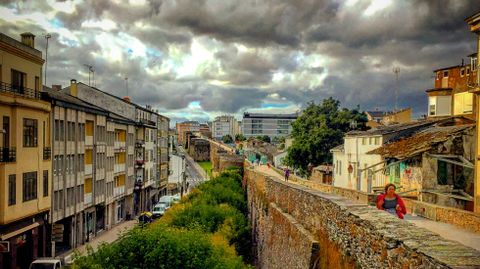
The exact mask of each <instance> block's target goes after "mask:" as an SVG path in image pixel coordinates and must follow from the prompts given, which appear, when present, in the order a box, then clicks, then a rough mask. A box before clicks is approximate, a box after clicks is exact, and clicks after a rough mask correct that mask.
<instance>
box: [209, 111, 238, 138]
mask: <svg viewBox="0 0 480 269" xmlns="http://www.w3.org/2000/svg"><path fill="white" fill-rule="evenodd" d="M212 126H213V130H212V137H213V138H214V139H222V137H224V136H225V135H230V136H231V137H232V138H235V136H236V135H237V134H239V132H240V130H239V126H238V121H237V120H236V119H235V117H233V116H219V117H216V118H215V120H214V121H213V124H212Z"/></svg>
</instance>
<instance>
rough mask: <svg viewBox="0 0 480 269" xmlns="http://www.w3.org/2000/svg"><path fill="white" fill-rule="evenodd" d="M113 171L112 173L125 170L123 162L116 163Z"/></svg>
mask: <svg viewBox="0 0 480 269" xmlns="http://www.w3.org/2000/svg"><path fill="white" fill-rule="evenodd" d="M113 172H114V173H121V172H125V163H116V164H115V166H114V167H113Z"/></svg>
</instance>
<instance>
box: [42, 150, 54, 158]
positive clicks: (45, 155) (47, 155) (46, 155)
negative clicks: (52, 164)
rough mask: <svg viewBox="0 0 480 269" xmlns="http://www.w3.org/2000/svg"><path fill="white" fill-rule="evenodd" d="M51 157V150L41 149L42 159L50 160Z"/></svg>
mask: <svg viewBox="0 0 480 269" xmlns="http://www.w3.org/2000/svg"><path fill="white" fill-rule="evenodd" d="M51 157H52V149H51V148H50V147H44V148H43V159H44V160H50V158H51Z"/></svg>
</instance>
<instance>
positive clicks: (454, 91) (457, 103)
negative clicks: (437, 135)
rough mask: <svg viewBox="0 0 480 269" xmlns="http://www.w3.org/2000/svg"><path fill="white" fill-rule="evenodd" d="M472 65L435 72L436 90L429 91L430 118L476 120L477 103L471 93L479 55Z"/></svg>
mask: <svg viewBox="0 0 480 269" xmlns="http://www.w3.org/2000/svg"><path fill="white" fill-rule="evenodd" d="M469 58H470V63H467V64H464V63H463V60H462V64H461V65H456V66H450V67H445V68H440V69H437V70H434V71H433V72H434V74H435V81H434V88H432V89H428V90H427V91H426V92H427V95H428V117H439V116H465V117H468V118H472V119H473V118H474V117H475V116H474V111H475V109H476V102H475V99H474V96H473V95H474V94H473V93H472V92H470V90H471V89H472V86H473V85H474V84H475V81H476V76H477V73H478V72H477V70H478V68H477V54H476V53H474V54H471V55H469Z"/></svg>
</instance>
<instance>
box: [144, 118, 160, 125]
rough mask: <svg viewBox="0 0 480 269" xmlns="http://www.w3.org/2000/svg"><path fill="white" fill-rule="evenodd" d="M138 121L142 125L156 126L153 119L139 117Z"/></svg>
mask: <svg viewBox="0 0 480 269" xmlns="http://www.w3.org/2000/svg"><path fill="white" fill-rule="evenodd" d="M140 123H142V124H144V125H150V126H157V123H156V122H154V121H153V120H147V119H140Z"/></svg>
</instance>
